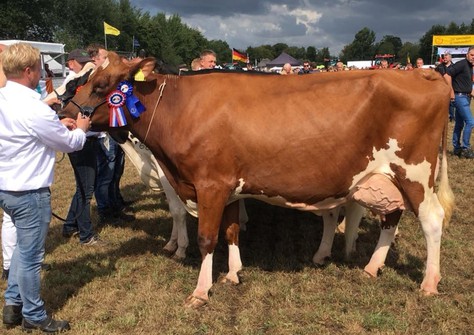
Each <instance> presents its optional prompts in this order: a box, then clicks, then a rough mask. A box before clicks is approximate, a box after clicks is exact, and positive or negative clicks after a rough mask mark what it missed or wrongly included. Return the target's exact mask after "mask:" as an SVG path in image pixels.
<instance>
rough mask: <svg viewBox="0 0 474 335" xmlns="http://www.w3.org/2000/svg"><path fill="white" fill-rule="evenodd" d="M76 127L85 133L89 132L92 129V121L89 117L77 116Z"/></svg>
mask: <svg viewBox="0 0 474 335" xmlns="http://www.w3.org/2000/svg"><path fill="white" fill-rule="evenodd" d="M76 125H77V128H80V129H82V130H83V131H84V132H87V131H88V130H89V128H90V127H91V119H90V118H88V117H82V115H81V113H79V114H77V119H76Z"/></svg>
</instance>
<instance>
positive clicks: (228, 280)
mask: <svg viewBox="0 0 474 335" xmlns="http://www.w3.org/2000/svg"><path fill="white" fill-rule="evenodd" d="M219 282H220V283H222V284H230V285H234V286H236V285H239V284H240V280H239V276H236V277H232V278H229V277H227V276H222V277H221V278H219Z"/></svg>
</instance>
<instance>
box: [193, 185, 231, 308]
mask: <svg viewBox="0 0 474 335" xmlns="http://www.w3.org/2000/svg"><path fill="white" fill-rule="evenodd" d="M196 189H197V202H198V211H199V221H198V246H199V251H200V252H201V257H202V263H201V269H200V271H199V277H198V282H197V286H196V288H195V289H194V292H193V293H192V294H191V295H190V296H189V297H188V298H187V299H186V301H185V306H186V307H191V308H199V307H201V306H204V305H205V304H206V303H207V302H208V301H209V290H210V289H211V287H212V257H213V254H214V250H215V248H216V245H217V239H218V235H219V227H220V224H221V220H222V214H223V211H224V207H225V203H226V201H227V199H228V198H229V193H230V192H223V191H222V190H221V192H219V190H216V189H212V188H209V187H207V188H205V189H199V188H198V187H197V185H196Z"/></svg>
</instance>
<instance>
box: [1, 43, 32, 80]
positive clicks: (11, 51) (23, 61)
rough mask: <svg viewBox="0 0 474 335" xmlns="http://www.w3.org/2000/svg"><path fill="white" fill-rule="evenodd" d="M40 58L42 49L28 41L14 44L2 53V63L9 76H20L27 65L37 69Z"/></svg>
mask: <svg viewBox="0 0 474 335" xmlns="http://www.w3.org/2000/svg"><path fill="white" fill-rule="evenodd" d="M39 59H40V51H39V50H38V49H37V48H35V47H32V46H31V45H30V44H28V43H16V44H12V45H10V46H9V47H8V48H7V49H6V50H4V51H3V52H2V53H1V54H0V63H2V67H3V72H4V73H5V75H6V76H7V78H20V77H21V75H22V73H23V71H24V70H25V69H26V68H27V67H30V68H32V69H35V68H36V67H37V66H38V61H39Z"/></svg>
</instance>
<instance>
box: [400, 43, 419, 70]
mask: <svg viewBox="0 0 474 335" xmlns="http://www.w3.org/2000/svg"><path fill="white" fill-rule="evenodd" d="M419 50H420V46H419V45H418V44H416V43H415V44H414V43H411V42H405V43H403V45H402V47H401V48H400V51H399V52H398V57H397V59H398V61H399V62H400V63H402V64H405V65H406V64H407V63H408V60H410V63H412V64H413V63H415V59H416V58H417V55H418V54H419Z"/></svg>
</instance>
